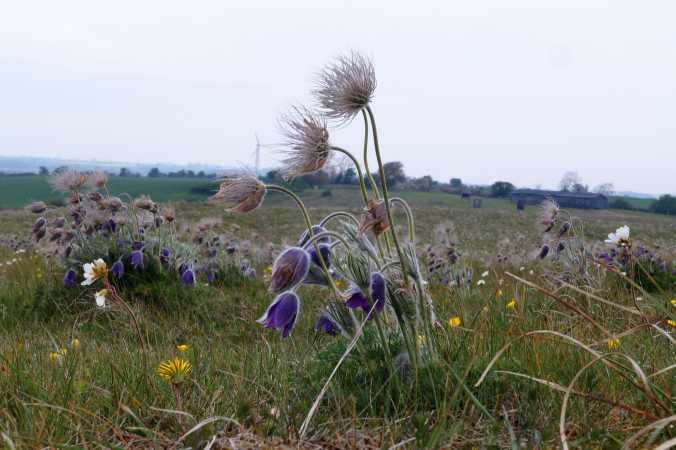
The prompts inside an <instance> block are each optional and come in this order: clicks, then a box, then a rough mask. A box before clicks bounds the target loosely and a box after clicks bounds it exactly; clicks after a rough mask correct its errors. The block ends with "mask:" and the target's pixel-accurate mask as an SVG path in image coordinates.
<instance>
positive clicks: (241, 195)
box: [209, 175, 267, 213]
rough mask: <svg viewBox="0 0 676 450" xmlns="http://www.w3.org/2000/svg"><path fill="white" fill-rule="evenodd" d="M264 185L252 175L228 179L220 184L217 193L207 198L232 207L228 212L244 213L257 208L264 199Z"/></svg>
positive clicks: (265, 190)
mask: <svg viewBox="0 0 676 450" xmlns="http://www.w3.org/2000/svg"><path fill="white" fill-rule="evenodd" d="M266 192H267V189H266V187H265V184H263V182H261V181H260V180H259V179H258V178H256V177H255V176H253V175H241V176H238V177H235V178H228V179H226V180H225V181H223V182H222V183H221V186H220V188H219V189H218V192H216V193H215V194H214V195H212V196H211V197H209V200H210V201H215V200H223V201H225V203H227V204H231V205H233V206H232V207H231V208H229V209H228V211H230V212H233V213H245V212H249V211H253V210H254V209H256V208H258V207H259V206H260V205H261V204H262V203H263V199H264V198H265V194H266Z"/></svg>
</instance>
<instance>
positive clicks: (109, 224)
mask: <svg viewBox="0 0 676 450" xmlns="http://www.w3.org/2000/svg"><path fill="white" fill-rule="evenodd" d="M101 229H102V230H103V231H105V232H107V233H115V230H117V223H116V222H115V221H114V220H113V219H108V220H106V221H105V222H103V225H101Z"/></svg>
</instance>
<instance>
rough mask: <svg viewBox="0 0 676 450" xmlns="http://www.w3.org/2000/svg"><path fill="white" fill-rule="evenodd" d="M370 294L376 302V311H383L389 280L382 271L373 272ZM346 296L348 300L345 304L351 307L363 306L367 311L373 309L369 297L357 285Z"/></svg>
mask: <svg viewBox="0 0 676 450" xmlns="http://www.w3.org/2000/svg"><path fill="white" fill-rule="evenodd" d="M369 296H370V298H371V300H373V301H374V302H375V310H376V312H382V311H383V309H384V308H385V298H386V296H387V282H386V281H385V277H384V276H383V275H382V274H381V273H380V272H373V273H372V274H371V281H370V283H369ZM346 297H347V302H346V303H345V304H346V305H347V306H348V307H349V308H352V309H356V308H361V309H362V310H364V312H366V313H368V312H370V311H371V304H370V303H369V297H367V296H366V295H365V294H364V293H363V292H362V290H361V289H360V288H358V287H357V286H354V287H352V288H350V289H349V290H348V291H347V293H346Z"/></svg>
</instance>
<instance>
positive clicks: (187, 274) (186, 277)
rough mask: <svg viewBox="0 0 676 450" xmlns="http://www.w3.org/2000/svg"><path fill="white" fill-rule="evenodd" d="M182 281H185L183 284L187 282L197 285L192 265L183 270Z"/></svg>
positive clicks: (190, 284) (189, 284)
mask: <svg viewBox="0 0 676 450" xmlns="http://www.w3.org/2000/svg"><path fill="white" fill-rule="evenodd" d="M181 281H182V282H183V284H187V285H188V286H195V284H196V283H197V280H196V278H195V272H193V270H192V267H188V268H186V269H185V270H184V271H183V273H182V274H181Z"/></svg>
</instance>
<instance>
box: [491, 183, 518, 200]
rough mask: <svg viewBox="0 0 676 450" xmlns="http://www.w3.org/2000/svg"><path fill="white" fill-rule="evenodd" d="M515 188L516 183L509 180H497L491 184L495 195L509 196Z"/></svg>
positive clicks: (492, 192)
mask: <svg viewBox="0 0 676 450" xmlns="http://www.w3.org/2000/svg"><path fill="white" fill-rule="evenodd" d="M513 190H514V185H513V184H512V183H510V182H509V181H496V182H495V183H493V184H492V185H491V195H492V196H493V197H508V196H509V194H511V193H512V191H513Z"/></svg>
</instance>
